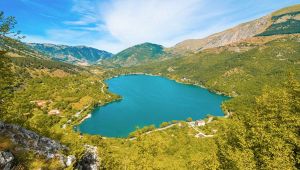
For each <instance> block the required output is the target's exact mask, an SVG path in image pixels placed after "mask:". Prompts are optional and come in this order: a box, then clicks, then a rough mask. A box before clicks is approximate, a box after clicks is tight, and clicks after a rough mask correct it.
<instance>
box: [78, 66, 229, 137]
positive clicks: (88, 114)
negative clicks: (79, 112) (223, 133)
mask: <svg viewBox="0 0 300 170" xmlns="http://www.w3.org/2000/svg"><path fill="white" fill-rule="evenodd" d="M134 75H145V76H153V77H161V78H164V79H168V80H171V81H175V82H176V83H179V84H184V85H191V86H196V87H200V88H202V89H205V90H207V91H209V92H210V93H214V94H217V95H222V96H224V97H230V98H231V96H229V95H226V94H225V93H222V92H218V91H213V90H210V89H208V88H206V87H205V86H203V85H201V84H198V83H188V82H184V81H180V80H178V79H174V78H171V77H168V76H163V75H161V74H150V73H142V72H135V73H126V74H118V75H115V76H110V77H106V78H105V79H104V83H105V85H106V86H107V87H109V86H108V85H107V83H106V82H105V81H107V80H109V79H113V78H118V77H121V76H134ZM110 93H113V92H110ZM120 100H122V96H120V98H118V99H115V100H113V101H109V102H105V103H103V104H100V103H99V104H96V105H94V106H93V107H92V108H91V109H90V112H89V113H87V115H85V116H84V117H83V118H82V119H80V120H79V122H78V123H77V124H76V125H75V126H79V125H80V124H82V123H83V122H84V121H85V120H86V119H89V118H91V117H92V114H93V111H94V110H95V109H96V108H97V107H103V106H105V105H108V104H111V103H114V102H117V101H120ZM221 110H222V112H223V114H224V115H223V116H220V117H225V118H227V117H229V116H230V115H227V113H228V111H227V110H223V108H221ZM199 120H202V119H199ZM156 129H160V128H156ZM133 132H134V131H133ZM87 134H88V133H87ZM96 135H99V136H101V135H100V134H96ZM103 137H104V136H103ZM107 138H118V137H107ZM122 138H124V139H128V137H122Z"/></svg>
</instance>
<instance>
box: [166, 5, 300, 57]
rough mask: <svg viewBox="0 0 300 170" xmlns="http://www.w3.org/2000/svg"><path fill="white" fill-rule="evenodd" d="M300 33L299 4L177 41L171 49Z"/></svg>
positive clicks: (206, 46)
mask: <svg viewBox="0 0 300 170" xmlns="http://www.w3.org/2000/svg"><path fill="white" fill-rule="evenodd" d="M293 33H300V5H295V6H291V7H287V8H284V9H281V10H279V11H276V12H274V13H272V14H270V15H267V16H264V17H262V18H259V19H257V20H254V21H250V22H247V23H244V24H240V25H238V26H236V27H234V28H231V29H228V30H225V31H223V32H220V33H216V34H213V35H211V36H208V37H206V38H203V39H190V40H185V41H183V42H180V43H178V44H177V45H176V46H175V47H174V48H172V50H173V51H176V52H184V51H200V50H203V49H207V48H213V47H219V46H224V45H227V44H231V43H234V42H239V41H241V40H244V39H247V38H251V37H255V36H269V35H278V34H293Z"/></svg>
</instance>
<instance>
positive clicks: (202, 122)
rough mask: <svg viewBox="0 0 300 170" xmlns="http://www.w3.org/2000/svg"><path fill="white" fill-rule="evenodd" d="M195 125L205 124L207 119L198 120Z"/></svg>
mask: <svg viewBox="0 0 300 170" xmlns="http://www.w3.org/2000/svg"><path fill="white" fill-rule="evenodd" d="M195 126H205V121H204V120H196V121H195Z"/></svg>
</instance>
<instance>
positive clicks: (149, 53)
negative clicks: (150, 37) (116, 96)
mask: <svg viewBox="0 0 300 170" xmlns="http://www.w3.org/2000/svg"><path fill="white" fill-rule="evenodd" d="M164 54H165V51H164V47H163V46H161V45H158V44H152V43H143V44H139V45H135V46H133V47H130V48H127V49H125V50H123V51H121V52H119V53H117V54H116V55H114V56H113V57H111V58H109V59H106V60H102V61H101V62H100V64H104V65H106V66H125V67H128V66H133V65H138V64H142V63H145V62H147V61H151V60H154V59H158V58H159V57H162V56H163V55H164Z"/></svg>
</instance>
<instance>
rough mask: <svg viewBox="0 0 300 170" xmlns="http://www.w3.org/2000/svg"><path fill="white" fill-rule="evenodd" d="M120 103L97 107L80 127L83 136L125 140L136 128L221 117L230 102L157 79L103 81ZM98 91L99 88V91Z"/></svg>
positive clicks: (133, 78)
mask: <svg viewBox="0 0 300 170" xmlns="http://www.w3.org/2000/svg"><path fill="white" fill-rule="evenodd" d="M106 83H107V84H108V86H109V90H110V91H111V92H113V93H115V94H118V95H121V96H122V100H120V101H116V102H113V103H110V104H107V105H105V106H101V107H97V108H95V109H94V111H93V112H92V116H91V118H89V119H86V120H85V121H84V122H83V123H82V124H80V126H79V130H80V132H82V133H87V134H99V135H102V136H107V137H126V136H128V135H129V133H130V132H132V131H134V130H135V129H136V127H143V126H148V125H152V124H154V125H155V126H157V127H159V125H160V124H161V123H162V122H168V121H172V120H186V119H187V118H188V117H192V118H193V120H196V119H203V118H205V117H206V115H207V114H211V115H215V116H223V115H224V114H223V112H222V110H221V104H222V102H223V101H225V100H227V99H229V98H228V97H225V96H221V95H217V94H214V93H211V92H209V91H208V90H206V89H203V88H200V87H197V86H192V85H185V84H180V83H177V82H175V81H173V80H169V79H166V78H163V77H158V76H147V75H128V76H120V77H117V78H112V79H109V80H107V81H106ZM99 88H100V87H99Z"/></svg>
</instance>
